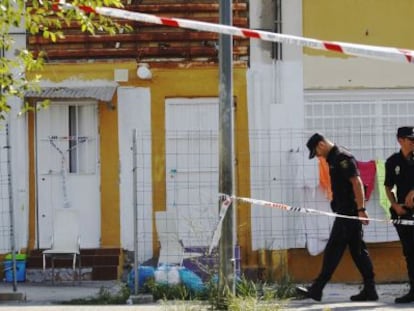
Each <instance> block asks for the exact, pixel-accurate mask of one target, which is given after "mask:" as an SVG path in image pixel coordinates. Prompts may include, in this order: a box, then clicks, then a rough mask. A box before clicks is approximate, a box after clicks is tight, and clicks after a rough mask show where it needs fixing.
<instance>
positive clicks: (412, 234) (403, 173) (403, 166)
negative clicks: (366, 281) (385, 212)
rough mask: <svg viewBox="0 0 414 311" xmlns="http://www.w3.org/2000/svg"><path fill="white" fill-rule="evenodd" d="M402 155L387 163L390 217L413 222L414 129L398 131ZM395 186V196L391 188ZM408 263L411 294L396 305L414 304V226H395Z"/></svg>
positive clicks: (386, 184) (386, 187)
mask: <svg viewBox="0 0 414 311" xmlns="http://www.w3.org/2000/svg"><path fill="white" fill-rule="evenodd" d="M397 140H398V143H399V144H400V146H401V149H400V151H399V152H397V153H394V154H392V155H391V156H390V157H389V158H388V159H387V161H386V162H385V181H384V186H385V192H386V193H387V197H388V199H389V200H390V202H391V208H390V211H391V218H393V219H399V218H402V219H411V220H414V218H413V207H414V127H413V126H403V127H400V128H398V130H397ZM394 186H396V194H394V192H393V191H392V189H393V188H394ZM395 228H396V230H397V233H398V236H399V238H400V241H401V245H402V250H403V254H404V257H405V261H406V264H407V270H408V278H409V282H410V291H409V292H408V293H407V294H405V295H404V296H402V297H398V298H396V299H395V303H408V302H413V301H414V226H410V225H395Z"/></svg>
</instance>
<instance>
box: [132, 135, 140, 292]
mask: <svg viewBox="0 0 414 311" xmlns="http://www.w3.org/2000/svg"><path fill="white" fill-rule="evenodd" d="M137 174H138V172H137V130H136V129H134V130H133V131H132V175H133V182H132V193H133V204H134V276H135V277H134V294H135V295H137V294H138V286H139V283H138V278H139V275H138V195H137V184H138V176H137Z"/></svg>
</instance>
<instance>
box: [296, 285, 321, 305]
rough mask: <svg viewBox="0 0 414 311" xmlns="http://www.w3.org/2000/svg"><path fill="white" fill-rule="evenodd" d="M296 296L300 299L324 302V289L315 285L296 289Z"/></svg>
mask: <svg viewBox="0 0 414 311" xmlns="http://www.w3.org/2000/svg"><path fill="white" fill-rule="evenodd" d="M296 294H297V295H298V298H312V299H313V300H316V301H321V300H322V287H321V286H318V285H316V284H315V283H314V284H312V285H311V286H309V287H301V286H298V287H296Z"/></svg>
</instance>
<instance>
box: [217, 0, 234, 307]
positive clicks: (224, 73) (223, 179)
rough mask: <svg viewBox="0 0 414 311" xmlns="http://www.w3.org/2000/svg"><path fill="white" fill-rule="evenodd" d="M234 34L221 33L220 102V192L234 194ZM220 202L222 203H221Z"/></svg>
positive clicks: (225, 284)
mask: <svg viewBox="0 0 414 311" xmlns="http://www.w3.org/2000/svg"><path fill="white" fill-rule="evenodd" d="M219 14H220V23H221V24H224V25H232V1H231V0H220V9H219ZM232 39H233V38H232V36H231V35H224V34H220V36H219V69H220V89H219V92H220V103H219V158H220V164H219V188H220V189H219V192H220V193H225V194H232V193H233V162H232V151H233V114H232V112H233V111H232V108H233V68H232V67H233V42H232ZM220 203H221V202H220ZM233 222H234V217H233V204H231V205H230V206H229V208H228V211H227V215H226V217H225V219H224V221H223V229H222V230H223V231H222V234H221V239H220V247H219V252H220V269H219V270H220V271H219V284H218V286H219V293H218V299H219V301H218V303H219V304H223V302H224V298H225V294H226V291H227V290H231V291H232V292H234V290H235V282H234V274H235V273H234V272H235V271H234V263H233V258H234V244H235V243H234V239H233V227H234V224H233Z"/></svg>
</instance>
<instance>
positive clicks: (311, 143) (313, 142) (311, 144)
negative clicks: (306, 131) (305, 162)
mask: <svg viewBox="0 0 414 311" xmlns="http://www.w3.org/2000/svg"><path fill="white" fill-rule="evenodd" d="M324 139H325V138H324V137H323V135H321V134H319V133H315V134H313V135H312V136H311V138H309V140H308V142H307V143H306V147H308V149H309V159H312V158H314V157H315V155H316V146H317V145H318V143H319V142H320V141H322V140H324Z"/></svg>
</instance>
